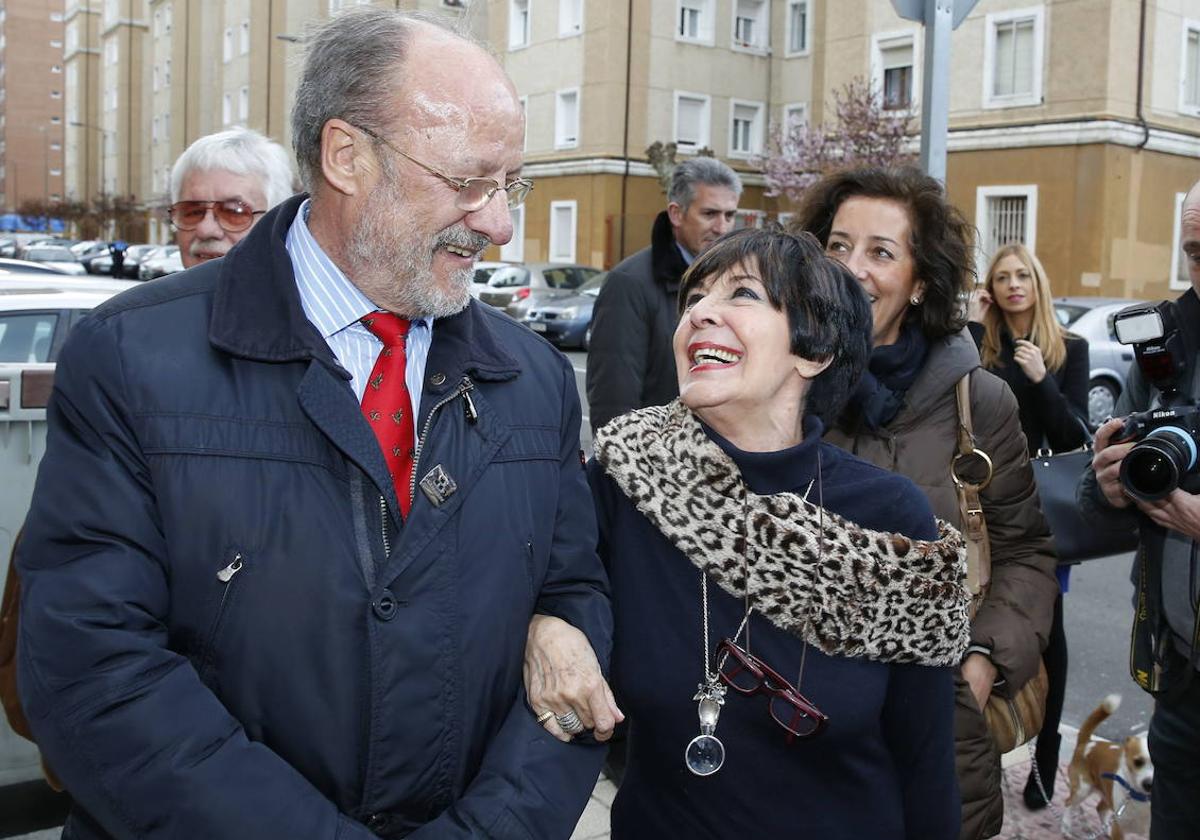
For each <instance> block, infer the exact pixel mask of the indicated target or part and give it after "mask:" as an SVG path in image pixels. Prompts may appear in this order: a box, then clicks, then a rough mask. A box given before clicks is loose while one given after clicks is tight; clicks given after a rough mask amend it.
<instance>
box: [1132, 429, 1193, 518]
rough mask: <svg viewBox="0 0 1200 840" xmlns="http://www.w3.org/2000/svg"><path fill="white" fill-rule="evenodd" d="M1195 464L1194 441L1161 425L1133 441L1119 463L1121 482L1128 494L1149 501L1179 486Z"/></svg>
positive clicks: (1180, 430) (1186, 435) (1178, 431)
mask: <svg viewBox="0 0 1200 840" xmlns="http://www.w3.org/2000/svg"><path fill="white" fill-rule="evenodd" d="M1195 463H1196V444H1195V442H1194V441H1193V440H1192V436H1191V435H1190V434H1188V433H1187V432H1185V431H1184V430H1183V429H1179V428H1176V427H1174V426H1163V427H1162V428H1159V429H1155V430H1154V431H1153V432H1151V433H1150V434H1148V435H1147V436H1146V438H1145V439H1144V440H1141V441H1139V442H1138V443H1136V444H1134V446H1133V448H1132V449H1130V450H1129V454H1128V455H1126V456H1125V459H1124V460H1123V461H1122V462H1121V483H1122V484H1124V485H1125V488H1126V489H1127V490H1128V491H1129V492H1130V494H1131V495H1133V496H1136V497H1137V498H1139V499H1145V500H1147V501H1153V500H1154V499H1161V498H1163V497H1164V496H1166V495H1168V494H1169V493H1170V492H1171V491H1172V490H1174V489H1175V488H1176V487H1178V486H1179V479H1180V478H1181V477H1182V476H1183V475H1184V474H1185V473H1187V472H1188V470H1190V469H1191V468H1192V467H1193V466H1194V465H1195Z"/></svg>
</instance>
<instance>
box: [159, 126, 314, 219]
mask: <svg viewBox="0 0 1200 840" xmlns="http://www.w3.org/2000/svg"><path fill="white" fill-rule="evenodd" d="M213 170H224V171H226V172H232V173H233V174H234V175H254V176H257V177H258V178H259V179H260V180H261V181H262V191H263V195H265V196H266V198H267V206H266V207H265V208H263V209H266V210H270V209H271V208H272V207H274V206H275V205H276V204H279V203H280V202H281V201H284V200H285V199H287V198H290V197H291V196H292V194H293V193H294V192H295V190H294V189H293V183H294V179H293V176H292V161H291V157H290V155H288V153H287V150H286V149H284V148H283V146H281V145H279V144H278V143H276V142H275V141H273V140H269V139H267V138H266V137H264V136H263V135H261V134H259V133H258V132H257V131H254V130H253V129H249V128H231V129H229V130H228V131H218V132H217V133H216V134H206V135H205V136H204V137H201V138H199V139H198V140H196V141H195V142H194V143H192V145H190V146H188V147H187V149H186V150H185V151H184V153H183V154H181V155H180V156H179V159H178V160H176V161H175V166H173V167H172V168H171V203H172V204H174V203H175V202H176V201H178V200H179V191H180V190H181V189H182V187H183V179H184V178H186V177H187V176H188V175H189V174H190V173H192V172H211V171H213ZM255 209H258V208H255Z"/></svg>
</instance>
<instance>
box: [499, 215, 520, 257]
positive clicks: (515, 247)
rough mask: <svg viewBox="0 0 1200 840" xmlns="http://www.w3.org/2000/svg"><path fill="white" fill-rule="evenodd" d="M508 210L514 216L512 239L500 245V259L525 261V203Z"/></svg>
mask: <svg viewBox="0 0 1200 840" xmlns="http://www.w3.org/2000/svg"><path fill="white" fill-rule="evenodd" d="M508 212H509V214H510V215H511V216H512V226H513V232H512V239H510V240H508V244H506V245H501V246H500V259H502V260H504V261H505V262H516V263H519V262H525V205H524V204H522V205H521V206H520V207H514V208H513V209H512V210H510V211H508Z"/></svg>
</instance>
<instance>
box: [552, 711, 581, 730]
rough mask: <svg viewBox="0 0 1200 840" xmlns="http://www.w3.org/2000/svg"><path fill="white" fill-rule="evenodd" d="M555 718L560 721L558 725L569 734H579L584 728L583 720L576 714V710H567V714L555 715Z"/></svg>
mask: <svg viewBox="0 0 1200 840" xmlns="http://www.w3.org/2000/svg"><path fill="white" fill-rule="evenodd" d="M554 719H555V720H557V721H558V725H559V726H560V727H561V728H562V731H563V732H566V733H567V734H568V735H578V734H579V733H580V732H582V731H583V730H584V728H585V727H584V725H583V721H581V720H580V719H579V715H577V714H575V710H574V709H571V711H569V712H567V713H566V714H565V715H555V716H554Z"/></svg>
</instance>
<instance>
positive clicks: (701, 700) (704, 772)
mask: <svg viewBox="0 0 1200 840" xmlns="http://www.w3.org/2000/svg"><path fill="white" fill-rule="evenodd" d="M820 479H821V454H820V451H819V450H818V452H817V484H818V489H817V494H818V496H819V497H820V502H821V503H822V504H821V514H822V518H821V525H820V530H821V534H820V536H819V538H818V541H819V544H820V546H821V548H822V549H823V548H824V541H825V531H824V513H825V510H824V504H823V503H824V501H825V499H824V494H823V493H822V492H821V487H820ZM812 486H813V483H812V481H809V482H808V487H807V488H806V489H805V491H804V501H806V502H807V501H808V494H809V493H810V492H811V491H812ZM748 493H749V490H748V488H747V490H746V494H745V495H743V497H742V544H743V545H744V546H745V549H746V550H745V552H744V553H743V554H742V580H743V581H744V582H745V585H746V594H745V604H746V606H745V612H744V613H743V615H742V623H741V624H739V625H738V628H737V632H735V633H734V634H733V641H734V642H735V643H736V642H737V640H738V638H739V637H740V636H741V635H742V631H743V630H745V631H746V642H745V644H746V649H747V650H749V649H750V629H749V627H748V626H747V625H748V623H749V621H750V568H749V563H748V561H747V555H748V554H749V553H750V541H749V539H748V538H747V531H748V530H749V529H748V528H747V527H746V517H747V516H749V512H750V504H749V495H748ZM822 554H823V552H822ZM700 605H701V607H700V608H701V618H702V624H703V627H704V633H703V636H704V639H703V645H704V647H703V648H702V649H701V651H700V654H701V657H700V661H701V662H702V663H703V666H704V681H703V682H701V683H699V684H697V686H696V695H695V696H694V697H693V698H692V700H693V701H694V702H696V704H697V706H696V713H697V715H698V716H699V718H700V734H699V735H697V736H696V737H695V738H693V739H692V740H690V741H688V745H687V747H686V748H685V749H684V751H683V763H684V766H686V767H687V769H688V770H690V771H691V772H692V773H695V774H696V775H697V776H711V775H712V774H713V773H716V772H717V771H718V770H720V769H721V765H723V764H724V763H725V745H724V744H722V743H721V739H720V738H718V737H717V735H716V732H717V720H718V719H719V718H720V717H721V707H722V706H724V705H725V691H726V688H725V686H724V685H722V684H721V679H720V676H719V674H720V671H721V667H722V666H723V664H724V660H721V661H720V662H717V663H716V667H715V668H714V669H712V670H710V669H709V667H708V664H709V653H708V652H709V651H710V650H712V648H711V647H709V639H708V575H706V574H705V573H704V572H703V571H701V572H700ZM807 653H808V645H807V643H806V644H805V646H804V654H802V656H801V660H800V676H801V677H803V674H804V660H805V659H806V658H807V656H806V654H807ZM797 683H799V680H797Z"/></svg>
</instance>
